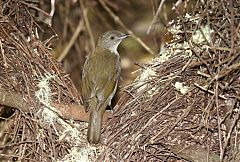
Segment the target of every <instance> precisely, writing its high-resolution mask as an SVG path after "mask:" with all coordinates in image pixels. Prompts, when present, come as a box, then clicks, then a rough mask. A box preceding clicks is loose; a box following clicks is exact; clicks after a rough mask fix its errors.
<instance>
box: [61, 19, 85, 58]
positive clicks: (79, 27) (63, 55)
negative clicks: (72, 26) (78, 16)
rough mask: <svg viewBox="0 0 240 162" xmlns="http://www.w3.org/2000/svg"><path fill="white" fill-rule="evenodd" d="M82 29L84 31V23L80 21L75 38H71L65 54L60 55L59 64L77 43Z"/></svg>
mask: <svg viewBox="0 0 240 162" xmlns="http://www.w3.org/2000/svg"><path fill="white" fill-rule="evenodd" d="M82 29H83V21H82V20H79V24H78V26H77V29H76V31H75V32H74V33H73V36H72V37H71V39H70V41H69V43H68V44H67V45H66V47H65V48H64V50H63V52H62V53H61V54H60V55H59V57H58V59H57V60H58V61H59V62H61V61H62V60H63V59H64V58H65V57H66V56H67V54H68V52H69V51H70V49H71V47H72V46H73V44H74V43H75V41H76V39H77V37H78V35H79V33H80V32H81V31H82Z"/></svg>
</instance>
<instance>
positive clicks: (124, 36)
mask: <svg viewBox="0 0 240 162" xmlns="http://www.w3.org/2000/svg"><path fill="white" fill-rule="evenodd" d="M129 36H130V34H124V35H123V36H121V38H122V39H124V38H127V37H129Z"/></svg>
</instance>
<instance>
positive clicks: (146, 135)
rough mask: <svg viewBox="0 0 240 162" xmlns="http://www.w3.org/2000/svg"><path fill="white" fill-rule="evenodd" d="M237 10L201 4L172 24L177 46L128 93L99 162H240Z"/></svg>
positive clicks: (145, 69) (227, 4)
mask: <svg viewBox="0 0 240 162" xmlns="http://www.w3.org/2000/svg"><path fill="white" fill-rule="evenodd" d="M239 8H240V2H239V1H228V0H224V1H220V2H219V1H217V0H208V1H198V2H197V4H196V6H195V8H194V10H193V12H192V13H188V14H186V15H184V16H181V15H179V16H180V17H179V19H177V20H175V21H172V22H170V23H169V26H168V27H167V28H168V32H170V33H172V35H173V40H172V41H171V42H169V43H167V44H166V46H165V49H164V50H163V51H162V52H160V53H159V56H158V57H156V58H155V59H153V60H152V61H151V62H149V63H148V64H145V65H142V69H141V70H140V75H139V77H138V78H137V79H136V81H135V82H133V83H132V84H130V85H129V86H126V87H123V92H122V98H121V99H120V101H119V102H118V104H117V106H116V109H117V111H116V112H115V114H114V118H112V119H111V120H110V121H109V122H108V125H107V127H106V131H105V134H104V136H105V140H106V143H107V145H106V147H105V150H104V152H103V153H102V155H101V156H100V160H99V161H176V160H180V161H198V162H199V161H203V162H206V161H211V162H213V161H240V156H239V146H240V145H239V139H240V138H239V115H240V107H239V92H240V89H239V88H240V87H239V85H240V84H239V83H240V70H239V69H240V48H239V47H240V41H239V40H240V25H239V21H240V20H239V19H240V17H239V15H240V10H239ZM175 9H176V12H178V13H180V12H179V11H178V10H177V7H176V8H175ZM156 16H157V15H156Z"/></svg>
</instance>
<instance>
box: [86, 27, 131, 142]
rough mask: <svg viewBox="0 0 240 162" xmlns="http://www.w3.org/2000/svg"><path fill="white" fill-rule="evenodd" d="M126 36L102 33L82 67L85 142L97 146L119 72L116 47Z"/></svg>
mask: <svg viewBox="0 0 240 162" xmlns="http://www.w3.org/2000/svg"><path fill="white" fill-rule="evenodd" d="M127 37H128V34H124V33H122V32H120V31H116V30H113V31H108V32H106V33H103V34H102V35H101V36H100V37H99V39H98V41H97V44H96V48H95V50H94V52H93V53H91V54H89V55H88V57H87V59H86V62H85V64H84V67H83V73H82V97H83V101H84V105H85V107H86V109H87V111H89V112H90V120H89V125H88V132H87V139H88V142H89V143H93V144H97V143H98V142H99V141H100V135H101V127H102V118H103V114H104V112H105V109H106V107H107V105H110V104H111V99H112V98H113V96H114V94H115V92H116V89H117V84H118V80H119V77H120V72H121V67H120V56H119V53H118V52H117V47H118V45H119V44H120V43H121V42H122V40H124V39H125V38H127Z"/></svg>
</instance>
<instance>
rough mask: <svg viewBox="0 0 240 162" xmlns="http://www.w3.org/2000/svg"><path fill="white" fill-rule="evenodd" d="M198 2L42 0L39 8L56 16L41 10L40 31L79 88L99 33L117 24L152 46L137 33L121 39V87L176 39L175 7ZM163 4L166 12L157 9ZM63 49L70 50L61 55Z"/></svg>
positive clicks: (181, 9) (182, 9) (183, 8)
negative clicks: (172, 30) (172, 31)
mask: <svg viewBox="0 0 240 162" xmlns="http://www.w3.org/2000/svg"><path fill="white" fill-rule="evenodd" d="M194 3H195V0H190V1H181V3H179V2H177V1H176V0H167V1H161V0H149V1H146V0H128V1H126V0H67V1H64V0H51V1H49V0H42V1H41V4H40V8H41V9H42V10H44V11H45V12H46V13H48V14H50V15H51V16H49V17H48V16H46V15H47V14H45V13H41V14H42V15H41V14H40V15H39V21H41V22H42V23H43V24H42V30H43V31H44V32H40V33H41V35H40V37H41V38H42V40H46V42H48V39H49V38H51V41H50V42H51V46H50V47H51V48H52V53H53V56H54V57H55V58H56V59H58V60H59V61H60V62H62V64H63V67H64V70H65V71H66V72H67V73H68V74H70V77H71V78H72V80H73V82H74V83H75V85H76V87H77V89H80V86H81V85H80V80H81V71H82V67H83V64H84V61H85V57H86V55H87V54H88V53H90V52H92V51H93V49H94V46H95V42H96V40H97V38H98V36H99V34H101V33H103V32H105V31H108V30H113V29H117V30H120V31H122V32H126V33H127V32H129V31H130V32H133V34H134V35H135V36H136V37H137V38H138V39H139V40H141V41H142V42H144V43H145V45H146V47H147V48H149V50H146V47H145V48H144V47H143V45H142V44H140V43H139V41H137V40H136V37H135V38H133V37H130V38H128V39H126V40H125V41H123V42H122V43H121V45H120V46H119V48H118V50H119V53H120V55H121V66H122V75H121V81H120V87H121V86H122V85H126V84H128V83H130V82H131V81H132V80H134V79H135V78H136V76H137V75H138V73H137V72H134V71H136V70H137V69H138V68H139V67H138V66H141V65H142V64H144V63H146V62H148V61H149V60H151V59H152V58H153V57H155V56H156V55H158V54H159V52H160V51H161V50H163V46H162V45H163V43H164V42H166V41H169V40H170V39H171V35H169V34H168V33H166V29H165V27H166V25H167V23H168V22H169V21H170V20H172V19H174V18H175V17H176V15H177V14H176V11H175V10H172V8H173V7H174V6H175V7H176V6H177V7H178V12H182V13H184V12H187V11H188V10H191V8H192V6H194ZM159 4H162V5H159ZM159 6H161V12H160V13H158V14H156V13H157V10H158V7H159ZM178 14H180V13H178ZM52 35H54V36H52ZM63 55H66V56H65V57H62V58H61V56H63ZM59 58H60V59H59ZM106 61H107V60H106ZM117 96H118V95H117ZM117 98H118V97H117Z"/></svg>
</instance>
